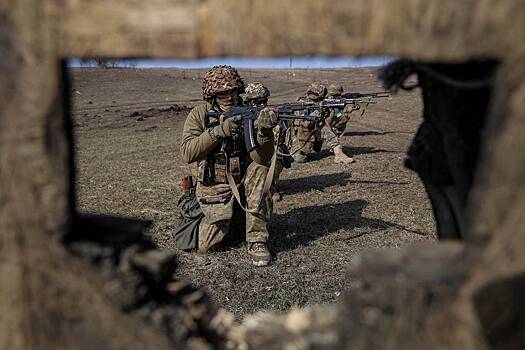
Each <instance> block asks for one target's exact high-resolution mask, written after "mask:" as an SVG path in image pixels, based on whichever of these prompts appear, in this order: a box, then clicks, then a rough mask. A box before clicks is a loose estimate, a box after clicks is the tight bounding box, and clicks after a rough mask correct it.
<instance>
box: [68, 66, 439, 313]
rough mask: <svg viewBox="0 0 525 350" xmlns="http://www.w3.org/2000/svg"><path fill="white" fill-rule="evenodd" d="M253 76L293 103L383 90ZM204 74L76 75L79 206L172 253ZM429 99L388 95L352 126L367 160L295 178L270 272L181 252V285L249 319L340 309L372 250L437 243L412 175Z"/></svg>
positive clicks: (354, 148)
mask: <svg viewBox="0 0 525 350" xmlns="http://www.w3.org/2000/svg"><path fill="white" fill-rule="evenodd" d="M289 73H290V72H288V71H287V70H250V71H241V74H242V75H243V76H244V77H245V80H246V81H254V80H258V81H262V82H264V83H266V84H267V85H268V86H269V87H270V89H271V90H272V93H273V100H271V101H270V103H279V102H285V101H292V100H295V99H296V98H297V96H299V95H301V94H302V93H303V91H304V90H305V88H306V86H307V85H308V84H309V83H310V82H311V81H313V80H315V79H320V80H324V81H330V82H331V81H339V82H342V83H343V84H344V85H345V86H346V88H347V90H353V91H378V90H380V89H381V88H380V85H379V83H378V82H377V81H376V80H375V78H374V71H373V70H371V69H356V70H295V76H292V75H291V74H289ZM201 76H202V71H199V70H195V71H192V70H177V69H152V70H138V69H117V70H98V69H82V70H80V69H79V70H73V72H72V77H73V88H74V89H75V90H74V91H73V93H72V96H73V110H74V115H73V116H74V122H75V134H76V138H77V155H76V158H77V170H78V178H77V192H78V205H79V207H80V208H81V209H82V210H84V211H92V212H102V213H112V214H118V215H125V216H133V217H140V218H148V219H152V220H154V222H155V223H154V225H153V228H152V229H151V234H152V236H153V237H154V239H155V240H156V241H157V242H158V243H159V244H160V245H161V246H163V247H164V248H167V246H169V232H170V230H171V229H173V227H174V225H175V223H176V219H177V216H178V210H177V206H176V203H177V199H178V197H179V195H180V190H179V187H178V183H179V181H180V178H181V177H182V176H183V175H184V174H187V173H188V171H189V170H188V167H187V166H186V165H184V164H183V163H182V162H181V159H180V156H179V143H180V134H181V129H182V125H183V123H184V119H185V116H186V113H187V110H182V111H177V110H161V111H159V110H158V109H159V107H160V108H161V109H162V107H168V106H172V105H174V104H178V105H184V106H191V105H192V104H194V103H196V102H197V101H199V100H200V85H201V81H200V77H201ZM420 113H421V102H420V100H419V96H418V94H417V93H412V94H400V95H397V96H395V97H393V98H392V99H390V100H388V99H383V100H381V101H380V102H379V103H378V104H377V105H375V106H372V107H370V108H369V110H368V111H367V113H366V114H365V115H364V116H363V117H357V116H356V118H355V119H354V120H352V121H351V122H350V123H349V127H348V129H347V133H346V136H345V137H344V143H345V144H346V146H347V151H348V152H349V153H350V154H352V155H353V156H354V158H355V159H356V161H357V162H356V163H355V164H352V165H349V166H341V165H337V164H335V163H334V162H333V157H332V156H330V155H329V154H328V152H327V151H326V150H325V151H322V152H320V153H319V154H317V155H316V157H315V158H316V159H315V160H314V161H313V162H311V163H307V164H300V165H295V164H294V166H293V167H292V169H290V170H287V171H285V172H284V174H283V177H282V178H283V181H282V183H281V189H282V191H283V192H284V194H285V197H284V200H283V201H282V202H281V203H279V204H278V205H277V206H276V208H275V214H274V215H273V216H272V218H271V221H270V232H271V249H272V251H273V253H274V254H275V256H276V260H275V261H274V263H273V265H272V266H270V267H268V268H255V267H252V266H251V265H250V264H249V263H248V259H247V256H246V247H245V246H244V245H240V246H233V247H227V248H224V249H222V250H220V251H216V252H213V253H210V254H209V255H206V256H200V255H196V254H190V253H184V252H177V254H178V257H179V268H178V271H177V276H178V277H183V278H187V279H189V280H191V281H192V282H194V283H195V284H197V285H206V286H207V288H208V290H209V292H210V294H211V296H212V297H213V298H214V299H215V300H216V302H217V303H218V304H220V305H222V306H224V307H226V308H227V309H229V310H230V311H233V312H234V313H235V315H236V316H237V317H239V318H240V317H242V316H243V315H245V314H247V313H252V312H255V311H258V310H262V309H270V310H277V311H282V310H286V309H288V308H290V307H291V306H294V305H306V304H313V303H326V302H332V301H334V300H336V299H337V298H338V296H339V295H340V293H341V292H343V291H344V290H345V289H346V288H347V283H348V282H347V281H346V280H345V278H344V275H345V266H347V264H348V262H349V261H350V259H352V257H353V256H355V254H357V253H359V252H360V251H362V250H364V249H369V248H379V247H399V246H402V245H405V244H409V243H411V242H414V241H418V240H433V239H435V236H434V231H435V226H434V220H433V216H432V210H431V207H430V204H429V202H428V199H427V197H426V193H425V191H424V189H423V186H422V184H421V183H420V181H419V179H418V178H417V176H416V175H415V174H414V173H412V172H410V171H409V170H407V169H405V168H404V167H403V160H404V155H405V152H406V149H407V147H408V145H409V143H410V140H411V138H412V136H413V134H414V132H415V130H416V128H417V126H418V125H419V121H420Z"/></svg>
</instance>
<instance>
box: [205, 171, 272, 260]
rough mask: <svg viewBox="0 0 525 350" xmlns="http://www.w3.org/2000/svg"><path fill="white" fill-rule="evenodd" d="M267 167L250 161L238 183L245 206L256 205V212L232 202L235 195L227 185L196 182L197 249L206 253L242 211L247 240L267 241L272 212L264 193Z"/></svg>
mask: <svg viewBox="0 0 525 350" xmlns="http://www.w3.org/2000/svg"><path fill="white" fill-rule="evenodd" d="M267 173H268V167H266V166H263V165H260V164H257V163H255V162H252V163H250V165H249V166H248V168H247V169H246V174H245V176H244V180H243V182H242V183H241V185H239V192H241V193H243V194H244V197H245V198H246V207H247V209H249V210H251V209H255V208H256V207H257V205H259V204H260V205H259V208H258V209H257V211H256V212H253V213H252V212H244V211H243V210H242V208H240V207H239V206H238V205H237V204H236V203H235V197H234V196H233V193H232V191H231V188H230V186H229V185H228V184H217V185H213V186H204V185H202V184H201V183H199V184H197V189H196V195H197V199H198V201H199V204H200V206H201V208H202V211H203V213H204V219H203V220H202V221H201V223H200V225H199V236H198V252H200V253H205V252H207V251H208V250H209V249H210V248H211V247H213V246H214V245H216V244H218V243H220V242H221V241H222V240H223V239H224V238H225V236H226V235H228V234H230V233H231V232H232V228H234V227H233V226H235V222H234V220H233V219H234V216H239V215H242V214H244V215H245V217H246V223H245V225H246V226H245V229H246V241H247V242H250V243H253V242H266V241H267V240H268V236H269V234H268V227H267V222H268V218H269V215H270V213H271V211H272V203H271V198H270V196H268V193H264V181H265V179H266V175H267Z"/></svg>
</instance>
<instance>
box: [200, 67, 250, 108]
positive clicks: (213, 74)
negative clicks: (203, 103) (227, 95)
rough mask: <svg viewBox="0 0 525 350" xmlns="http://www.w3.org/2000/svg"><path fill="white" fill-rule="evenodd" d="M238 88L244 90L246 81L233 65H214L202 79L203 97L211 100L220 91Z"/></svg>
mask: <svg viewBox="0 0 525 350" xmlns="http://www.w3.org/2000/svg"><path fill="white" fill-rule="evenodd" d="M231 90H237V91H239V92H241V91H244V82H243V81H242V79H241V76H240V75H239V73H238V72H237V70H236V69H235V68H233V67H232V66H226V65H220V66H214V67H212V68H211V69H210V70H208V71H207V72H206V74H205V75H204V80H203V81H202V98H203V99H204V100H210V99H212V98H213V97H214V96H216V95H217V94H218V93H221V92H226V91H231Z"/></svg>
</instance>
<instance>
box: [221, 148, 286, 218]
mask: <svg viewBox="0 0 525 350" xmlns="http://www.w3.org/2000/svg"><path fill="white" fill-rule="evenodd" d="M275 147H276V150H275V152H274V153H273V156H272V160H271V164H270V169H269V170H268V173H266V178H265V179H264V186H263V195H262V196H261V198H260V200H259V203H257V206H256V207H255V208H254V209H248V208H246V207H247V206H248V205H246V207H245V206H244V205H243V204H242V201H241V194H240V193H239V189H238V187H237V184H236V183H235V180H234V178H233V176H232V174H231V171H230V158H229V156H228V154H227V153H226V152H225V155H226V179H227V180H228V185H230V189H231V190H232V193H233V196H234V197H235V199H236V200H237V203H239V205H240V207H241V208H242V210H244V211H245V212H247V213H251V214H257V213H259V208H260V207H261V203H262V201H263V199H264V197H265V196H268V195H269V194H270V187H271V186H272V182H273V175H274V174H275V166H276V163H277V147H278V145H275ZM245 176H246V175H245Z"/></svg>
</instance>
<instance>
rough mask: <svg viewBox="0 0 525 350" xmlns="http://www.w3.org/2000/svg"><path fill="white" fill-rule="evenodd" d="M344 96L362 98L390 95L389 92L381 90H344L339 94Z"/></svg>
mask: <svg viewBox="0 0 525 350" xmlns="http://www.w3.org/2000/svg"><path fill="white" fill-rule="evenodd" d="M341 96H342V97H344V98H363V97H370V98H383V97H392V95H391V94H390V92H388V91H383V92H365V93H360V92H345V93H344V94H342V95H341Z"/></svg>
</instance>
